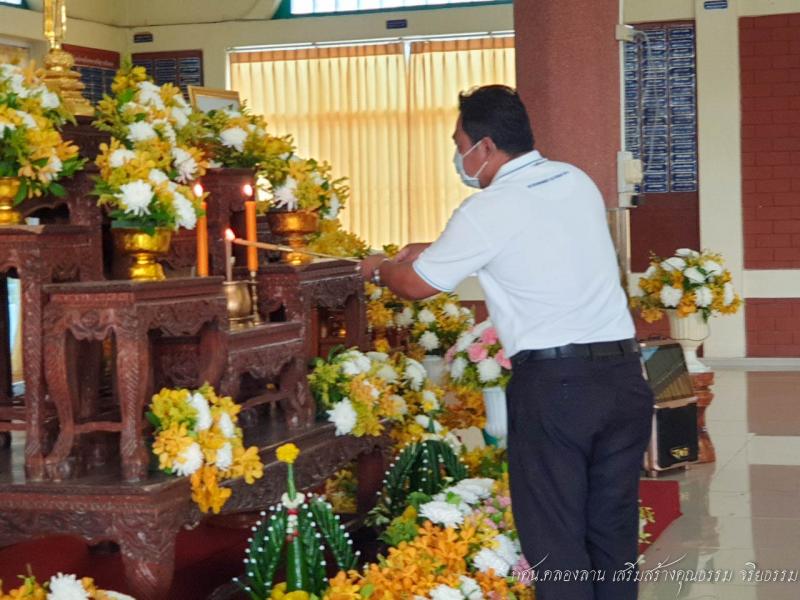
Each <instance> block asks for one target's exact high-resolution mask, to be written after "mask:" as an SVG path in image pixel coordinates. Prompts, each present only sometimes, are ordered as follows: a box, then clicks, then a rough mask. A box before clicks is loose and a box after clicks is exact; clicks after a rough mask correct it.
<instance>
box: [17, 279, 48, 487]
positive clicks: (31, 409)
mask: <svg viewBox="0 0 800 600" xmlns="http://www.w3.org/2000/svg"><path fill="white" fill-rule="evenodd" d="M20 275H21V277H20V279H21V281H22V301H23V302H24V303H25V307H24V310H23V314H22V335H23V338H22V339H23V341H24V344H23V348H24V350H23V368H24V375H25V421H26V422H25V474H26V476H27V477H28V479H32V480H41V479H43V478H44V455H45V452H46V451H47V449H46V448H45V430H44V373H43V372H42V304H43V301H42V287H41V285H40V284H39V283H38V281H36V275H35V274H32V273H27V274H23V273H21V274H20Z"/></svg>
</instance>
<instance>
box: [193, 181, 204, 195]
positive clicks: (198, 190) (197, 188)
mask: <svg viewBox="0 0 800 600" xmlns="http://www.w3.org/2000/svg"><path fill="white" fill-rule="evenodd" d="M204 191H205V190H203V184H201V183H195V184H194V195H195V196H197V197H198V198H200V197H201V196H202V195H203V192H204Z"/></svg>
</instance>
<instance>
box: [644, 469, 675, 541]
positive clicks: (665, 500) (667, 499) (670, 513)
mask: <svg viewBox="0 0 800 600" xmlns="http://www.w3.org/2000/svg"><path fill="white" fill-rule="evenodd" d="M680 493H681V488H680V484H679V483H678V482H677V481H656V480H653V479H642V481H641V482H639V499H640V500H641V501H642V506H649V507H650V508H651V509H653V514H654V516H655V520H656V522H655V523H648V524H647V525H646V526H645V528H644V530H645V532H646V533H649V534H650V539H649V540H648V542H647V543H645V544H639V552H640V553H641V552H644V550H645V549H646V548H647V547H648V546H649V545H650V544H652V543H653V542H654V541H656V539H658V536H660V535H661V534H662V533H663V532H664V530H665V529H666V528H667V527H669V524H670V523H672V522H673V521H674V520H675V519H677V518H678V517H680V516H681V514H683V513H681V497H680Z"/></svg>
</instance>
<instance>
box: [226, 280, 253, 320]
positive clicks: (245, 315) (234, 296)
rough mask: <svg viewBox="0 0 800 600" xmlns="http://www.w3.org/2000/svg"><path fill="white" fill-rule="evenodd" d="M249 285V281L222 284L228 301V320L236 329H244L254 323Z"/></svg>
mask: <svg viewBox="0 0 800 600" xmlns="http://www.w3.org/2000/svg"><path fill="white" fill-rule="evenodd" d="M248 283H249V282H247V281H223V282H222V285H223V287H224V289H225V297H226V298H227V300H228V320H229V321H230V323H231V325H233V326H234V327H244V326H247V325H250V324H252V322H253V305H252V299H251V297H250V289H249V285H248Z"/></svg>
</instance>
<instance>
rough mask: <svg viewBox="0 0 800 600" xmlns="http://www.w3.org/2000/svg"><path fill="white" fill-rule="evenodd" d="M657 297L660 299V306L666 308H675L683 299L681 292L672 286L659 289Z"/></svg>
mask: <svg viewBox="0 0 800 600" xmlns="http://www.w3.org/2000/svg"><path fill="white" fill-rule="evenodd" d="M659 296H660V298H661V304H663V305H664V306H666V307H667V308H675V307H676V306H678V304H680V302H681V298H683V290H682V289H681V288H679V287H675V286H672V285H665V286H664V287H663V288H661V293H660V294H659Z"/></svg>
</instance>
